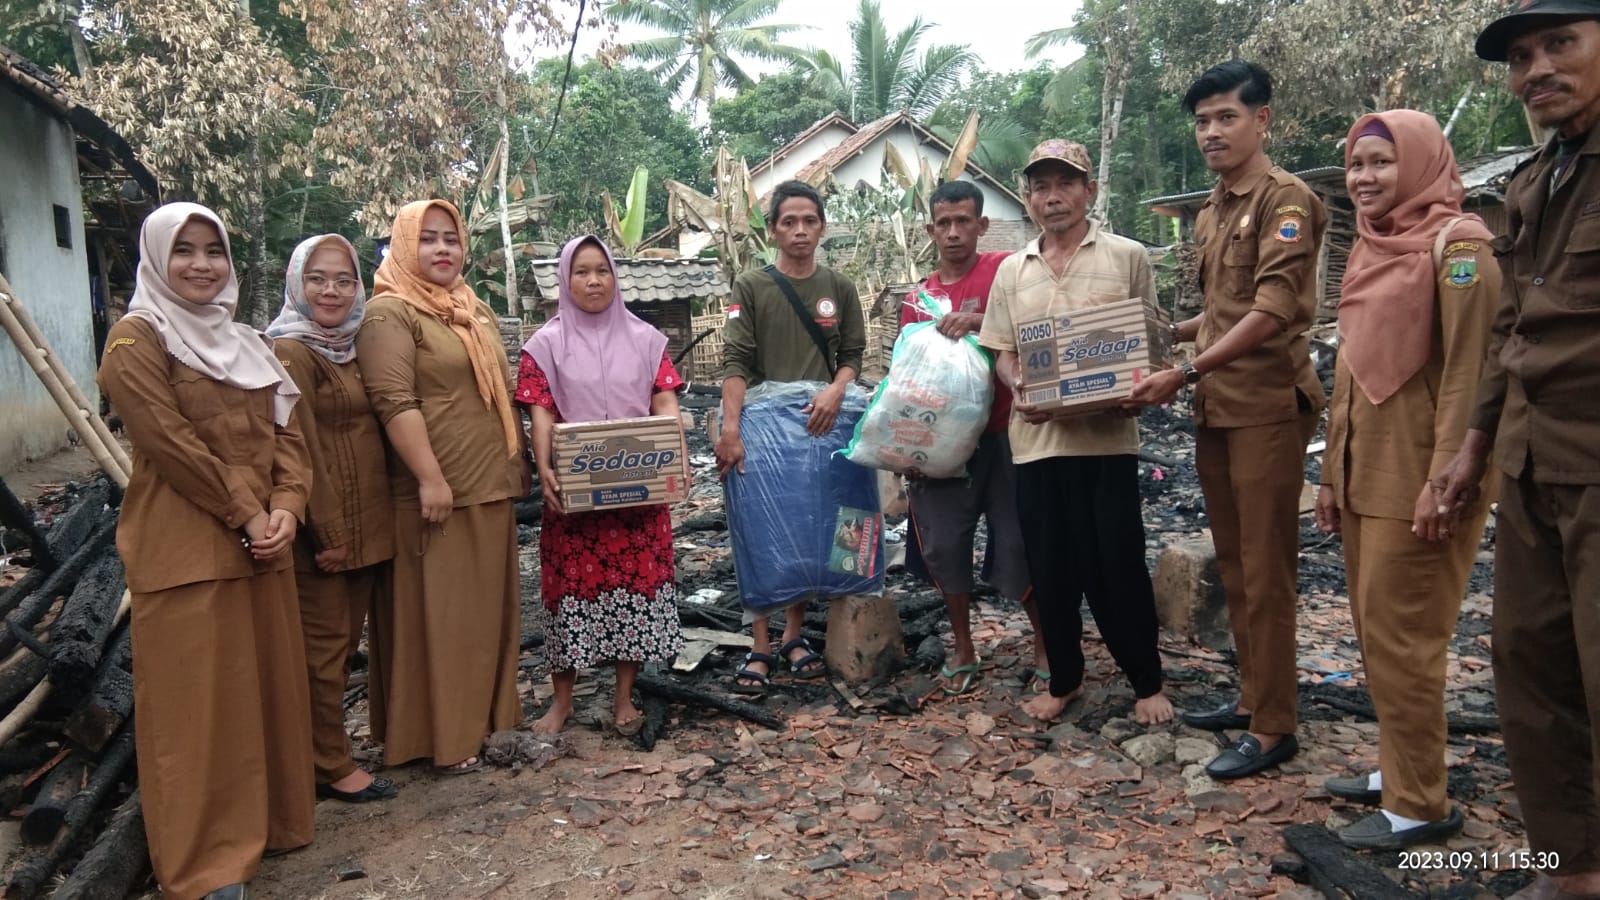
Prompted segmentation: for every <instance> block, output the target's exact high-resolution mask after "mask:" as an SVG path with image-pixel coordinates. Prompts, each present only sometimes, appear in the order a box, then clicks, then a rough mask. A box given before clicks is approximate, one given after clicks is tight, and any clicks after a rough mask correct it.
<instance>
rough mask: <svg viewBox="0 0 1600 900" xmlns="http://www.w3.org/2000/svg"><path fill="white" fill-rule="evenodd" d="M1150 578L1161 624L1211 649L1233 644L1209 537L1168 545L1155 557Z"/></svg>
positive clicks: (1213, 549) (1214, 552) (1215, 557)
mask: <svg viewBox="0 0 1600 900" xmlns="http://www.w3.org/2000/svg"><path fill="white" fill-rule="evenodd" d="M1153 580H1154V582H1155V590H1156V616H1157V618H1158V619H1159V620H1160V622H1161V625H1162V627H1164V628H1167V629H1168V630H1170V631H1172V632H1174V633H1176V634H1178V635H1181V636H1183V637H1186V638H1188V639H1190V640H1192V641H1194V642H1195V643H1197V644H1199V645H1201V646H1202V647H1206V648H1208V649H1211V650H1225V649H1227V648H1229V647H1231V646H1233V633H1232V631H1230V630H1229V626H1228V598H1227V594H1226V593H1224V592H1223V590H1222V576H1221V574H1220V573H1219V572H1218V571H1217V551H1216V548H1214V547H1213V546H1212V545H1211V539H1210V538H1199V539H1192V540H1186V541H1179V542H1177V543H1173V544H1169V545H1168V546H1167V548H1166V549H1164V550H1162V551H1161V555H1160V556H1159V557H1157V558H1156V571H1155V575H1154V578H1153Z"/></svg>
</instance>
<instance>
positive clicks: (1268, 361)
mask: <svg viewBox="0 0 1600 900" xmlns="http://www.w3.org/2000/svg"><path fill="white" fill-rule="evenodd" d="M1271 100H1272V80H1271V78H1270V76H1268V75H1267V73H1266V72H1265V71H1264V70H1262V69H1261V67H1259V66H1257V65H1254V64H1253V63H1248V62H1244V61H1242V60H1234V61H1232V62H1226V63H1222V64H1221V65H1218V66H1215V67H1213V68H1212V69H1211V70H1209V71H1207V72H1206V73H1205V74H1204V75H1202V76H1201V77H1200V79H1199V80H1198V81H1196V82H1195V83H1194V86H1193V87H1191V88H1190V89H1189V92H1188V94H1187V95H1185V97H1184V100H1183V103H1184V106H1185V108H1187V109H1188V110H1189V111H1190V112H1192V113H1193V114H1194V117H1195V140H1196V141H1197V142H1198V143H1199V145H1200V150H1201V152H1202V153H1204V154H1205V158H1206V165H1207V166H1209V167H1210V168H1211V170H1212V171H1214V172H1216V173H1217V176H1218V183H1217V186H1216V189H1215V190H1213V191H1212V193H1211V197H1210V198H1209V199H1208V200H1207V201H1206V204H1205V206H1204V207H1203V208H1202V209H1201V211H1200V216H1199V219H1198V220H1197V221H1196V223H1195V240H1196V241H1198V242H1199V243H1200V245H1201V262H1200V266H1201V268H1200V277H1201V280H1202V281H1203V283H1204V286H1205V309H1204V311H1203V312H1202V313H1201V315H1200V316H1199V317H1198V318H1195V319H1190V320H1189V321H1187V322H1183V323H1181V324H1178V325H1175V326H1173V327H1174V331H1175V332H1176V334H1175V337H1176V338H1177V339H1178V340H1183V341H1189V340H1193V341H1197V344H1198V348H1199V351H1200V353H1199V355H1198V356H1196V357H1195V358H1194V360H1193V361H1192V362H1190V363H1187V364H1185V365H1184V366H1183V367H1182V368H1181V369H1173V370H1170V371H1167V372H1160V373H1157V374H1155V375H1152V376H1151V377H1150V378H1149V379H1147V380H1146V381H1145V382H1144V383H1143V384H1142V385H1140V387H1139V388H1137V389H1136V390H1135V391H1134V394H1133V397H1132V398H1131V401H1130V405H1139V404H1150V403H1166V402H1167V401H1169V400H1171V399H1172V398H1173V397H1174V396H1176V395H1177V393H1178V391H1179V390H1180V389H1181V388H1182V387H1183V386H1184V385H1185V384H1192V385H1195V396H1194V416H1195V422H1196V424H1197V425H1198V426H1199V427H1198V429H1197V431H1196V435H1195V445H1196V446H1195V468H1196V469H1197V471H1198V472H1199V475H1200V487H1201V489H1202V490H1203V491H1204V493H1205V498H1206V514H1207V516H1208V517H1209V518H1210V521H1211V534H1212V539H1213V541H1215V543H1216V548H1217V565H1218V569H1219V570H1220V571H1221V574H1222V583H1223V588H1224V589H1225V590H1226V591H1227V595H1228V615H1229V618H1230V620H1231V622H1232V626H1233V639H1234V645H1235V646H1236V648H1237V651H1238V660H1239V699H1238V702H1237V703H1232V704H1229V705H1227V706H1225V707H1223V708H1221V709H1218V710H1214V711H1210V712H1205V713H1185V714H1184V716H1183V718H1184V721H1185V722H1187V723H1188V724H1189V725H1192V726H1194V727H1196V728H1205V729H1209V730H1213V731H1222V730H1224V729H1230V728H1239V729H1248V733H1247V734H1245V735H1243V736H1242V737H1241V738H1240V739H1239V741H1238V743H1237V744H1236V745H1234V746H1233V747H1231V748H1229V749H1227V750H1224V751H1223V752H1222V753H1220V754H1219V755H1218V756H1217V758H1216V759H1214V760H1212V761H1211V764H1210V765H1208V766H1207V767H1206V772H1207V774H1209V775H1210V776H1211V777H1213V778H1240V777H1243V776H1246V775H1252V774H1255V773H1257V772H1260V771H1262V770H1264V769H1268V768H1271V767H1273V766H1276V765H1278V764H1279V763H1281V762H1284V761H1285V760H1287V759H1289V758H1290V757H1292V756H1294V754H1295V753H1296V752H1297V751H1298V749H1299V745H1298V744H1297V742H1296V741H1295V736H1294V731H1295V727H1296V725H1297V724H1298V715H1297V714H1298V710H1297V706H1298V703H1297V701H1298V688H1297V678H1296V670H1295V605H1296V602H1297V601H1298V598H1299V593H1298V590H1297V588H1296V579H1297V576H1298V574H1299V572H1298V557H1299V551H1300V526H1299V517H1300V493H1301V489H1302V487H1303V486H1304V484H1305V475H1304V468H1303V467H1304V458H1305V449H1306V442H1307V441H1309V440H1310V439H1311V435H1312V433H1313V432H1314V431H1315V430H1316V424H1317V414H1318V411H1319V410H1320V409H1321V407H1322V402H1323V393H1322V384H1321V382H1320V381H1319V380H1318V379H1317V375H1316V372H1315V371H1314V370H1313V369H1312V367H1311V356H1310V344H1309V341H1308V339H1307V335H1306V332H1307V330H1308V329H1309V328H1310V326H1311V317H1312V314H1313V313H1314V311H1315V307H1316V291H1317V247H1318V244H1319V243H1320V242H1321V240H1322V235H1323V231H1324V229H1325V228H1326V225H1327V219H1328V217H1327V213H1326V212H1325V211H1324V210H1323V207H1322V202H1321V201H1320V200H1318V199H1317V197H1316V195H1315V194H1313V193H1312V192H1311V189H1310V188H1308V187H1306V185H1305V184H1304V183H1303V182H1302V181H1300V179H1298V178H1295V177H1294V176H1293V175H1290V174H1289V173H1287V172H1285V171H1283V170H1282V169H1280V168H1278V167H1277V166H1274V165H1273V164H1272V160H1270V159H1268V158H1267V155H1266V152H1265V149H1264V147H1265V142H1266V134H1267V129H1268V127H1269V126H1270V125H1271V122H1272V110H1271V107H1270V106H1269V105H1268V104H1269V103H1270V102H1271Z"/></svg>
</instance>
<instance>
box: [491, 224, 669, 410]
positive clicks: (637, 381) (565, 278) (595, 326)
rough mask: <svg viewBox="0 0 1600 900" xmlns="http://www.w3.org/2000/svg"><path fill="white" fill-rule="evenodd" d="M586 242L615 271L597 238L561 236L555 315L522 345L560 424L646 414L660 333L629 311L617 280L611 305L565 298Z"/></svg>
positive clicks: (663, 343) (662, 341)
mask: <svg viewBox="0 0 1600 900" xmlns="http://www.w3.org/2000/svg"><path fill="white" fill-rule="evenodd" d="M589 243H592V244H594V245H595V246H596V247H599V248H600V251H601V252H602V253H604V254H605V255H606V263H607V264H608V265H609V266H611V273H612V275H613V276H617V263H616V260H615V259H613V258H612V256H611V248H609V247H607V246H606V245H605V242H604V241H602V240H600V239H599V238H597V237H595V236H594V235H586V236H584V237H579V238H573V239H572V240H570V241H568V242H567V245H566V246H565V247H562V248H561V264H560V265H559V266H557V268H556V277H557V278H558V279H559V280H560V294H559V299H558V300H557V308H556V315H555V318H553V319H551V320H550V321H548V322H546V323H544V325H542V326H540V328H539V330H538V331H536V332H534V335H533V337H531V338H529V339H528V342H527V343H526V344H524V345H523V346H522V350H523V352H525V353H527V354H528V355H529V356H532V357H533V360H534V362H537V363H538V364H539V369H540V370H541V371H543V372H544V376H545V380H546V381H548V382H549V383H550V393H551V395H552V396H554V397H555V400H556V409H557V410H559V411H560V413H561V417H562V418H563V419H565V420H566V421H568V422H606V421H610V420H612V419H627V418H633V417H636V416H648V415H649V414H650V396H651V389H652V388H653V387H654V386H655V383H656V373H657V372H659V371H660V370H661V354H662V353H664V352H665V351H666V349H667V336H666V335H664V334H662V333H661V332H660V331H657V330H656V328H655V327H654V326H652V325H651V324H650V323H648V322H646V321H644V320H643V319H641V318H639V317H638V316H636V315H634V314H633V313H632V312H629V311H628V307H627V306H626V305H625V304H624V303H623V301H622V283H621V281H620V277H619V278H618V280H617V281H616V282H615V285H616V286H615V288H614V289H613V291H612V296H611V305H610V306H607V307H606V308H605V309H604V310H603V311H601V312H598V313H589V312H584V311H583V310H582V309H580V308H579V307H578V303H577V301H576V300H575V299H573V296H572V287H571V281H572V258H573V257H574V256H576V255H577V253H578V249H579V248H580V247H582V246H583V245H584V244H589Z"/></svg>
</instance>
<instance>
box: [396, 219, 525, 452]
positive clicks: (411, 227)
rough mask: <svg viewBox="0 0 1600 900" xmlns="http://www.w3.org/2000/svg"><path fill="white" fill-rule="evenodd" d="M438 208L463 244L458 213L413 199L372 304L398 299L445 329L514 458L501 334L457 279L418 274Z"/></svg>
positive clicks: (514, 438)
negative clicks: (461, 350) (427, 222)
mask: <svg viewBox="0 0 1600 900" xmlns="http://www.w3.org/2000/svg"><path fill="white" fill-rule="evenodd" d="M434 206H437V207H438V208H440V209H442V210H444V211H445V212H447V213H449V214H450V218H451V219H453V220H455V223H456V233H457V234H459V235H460V236H461V241H462V244H463V245H465V243H466V240H467V229H466V226H465V225H464V224H463V223H462V221H461V213H459V212H457V211H456V208H455V206H453V205H451V204H450V203H448V202H446V201H444V200H418V201H415V202H412V203H407V204H406V205H405V206H402V207H401V208H400V213H399V215H397V216H395V218H394V229H393V230H392V231H391V232H390V240H389V254H388V255H387V256H385V257H384V259H383V262H382V263H381V264H380V265H379V266H378V271H377V272H376V273H375V274H374V275H373V277H372V293H373V296H372V299H373V300H378V299H380V298H383V297H397V298H399V299H400V300H403V301H405V302H406V303H409V304H411V305H412V306H413V307H415V308H416V309H417V310H418V311H420V312H423V313H425V314H427V315H429V316H432V317H433V318H435V319H438V320H439V321H440V322H443V323H444V324H446V325H448V326H450V330H451V331H453V332H455V335H456V337H458V338H460V339H461V343H462V344H463V345H465V346H466V348H467V357H468V358H469V359H471V360H472V375H473V377H474V379H475V380H476V381H477V383H478V396H479V397H481V398H483V405H484V406H486V407H488V408H489V409H490V410H492V411H493V412H494V413H495V414H496V415H498V416H499V417H500V424H501V427H502V429H503V431H504V432H505V439H506V453H507V454H508V455H510V456H516V455H517V452H518V450H519V449H520V447H521V441H520V439H519V438H518V436H517V420H516V417H515V416H514V415H513V414H512V412H511V393H510V391H509V389H508V388H507V387H506V376H507V373H506V352H505V350H504V348H502V347H501V346H500V334H499V332H498V330H496V329H495V328H494V326H493V324H492V323H491V324H489V325H484V324H482V323H480V322H479V321H478V315H479V312H480V310H479V308H478V295H476V294H474V293H473V292H472V288H470V287H467V283H466V282H465V281H463V280H462V278H461V276H459V275H457V276H456V280H455V281H454V282H453V283H452V284H451V285H450V286H449V287H448V288H444V287H440V286H439V285H437V284H434V283H433V282H431V281H429V280H428V279H426V278H424V277H423V275H422V260H421V259H420V258H419V255H418V252H417V247H418V242H419V241H420V240H421V235H422V216H423V214H424V213H426V212H427V211H428V209H429V207H434Z"/></svg>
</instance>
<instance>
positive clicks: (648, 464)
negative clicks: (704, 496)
mask: <svg viewBox="0 0 1600 900" xmlns="http://www.w3.org/2000/svg"><path fill="white" fill-rule="evenodd" d="M552 445H553V446H552V451H553V453H552V455H553V456H554V457H555V470H556V484H557V485H558V486H559V487H560V488H561V503H562V505H563V506H564V507H566V510H567V512H569V513H571V512H586V511H589V510H596V509H618V508H621V507H625V506H648V505H651V504H656V503H677V502H678V501H680V500H683V499H684V498H686V497H688V496H689V449H688V447H687V446H686V445H685V443H684V438H683V423H682V421H681V420H679V418H678V417H677V416H645V417H641V418H636V419H616V420H613V421H610V422H569V423H562V424H559V425H557V426H556V427H555V435H554V437H553V438H552Z"/></svg>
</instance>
